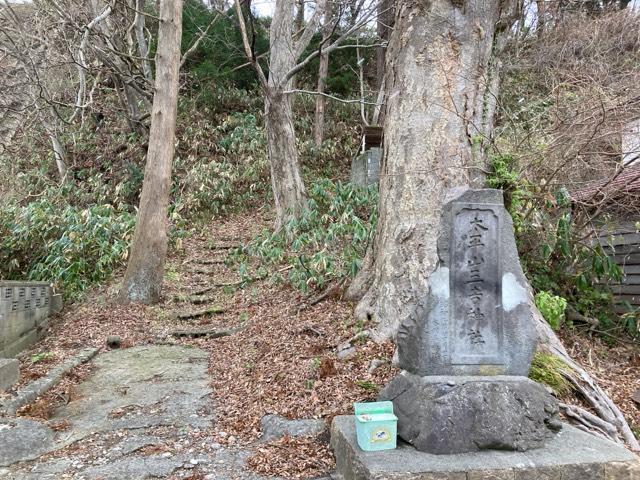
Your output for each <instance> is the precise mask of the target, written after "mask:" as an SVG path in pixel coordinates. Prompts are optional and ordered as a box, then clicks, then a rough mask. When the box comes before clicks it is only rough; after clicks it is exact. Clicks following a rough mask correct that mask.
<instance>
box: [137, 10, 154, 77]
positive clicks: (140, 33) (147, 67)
mask: <svg viewBox="0 0 640 480" xmlns="http://www.w3.org/2000/svg"><path fill="white" fill-rule="evenodd" d="M135 5H136V14H135V15H136V16H135V28H136V43H137V44H138V55H139V56H140V58H141V59H142V60H141V61H142V71H143V73H144V76H145V78H146V79H147V80H148V81H149V82H153V71H152V70H151V62H149V46H148V45H147V37H145V35H144V29H145V23H146V22H145V18H144V13H143V12H144V5H145V0H136V3H135Z"/></svg>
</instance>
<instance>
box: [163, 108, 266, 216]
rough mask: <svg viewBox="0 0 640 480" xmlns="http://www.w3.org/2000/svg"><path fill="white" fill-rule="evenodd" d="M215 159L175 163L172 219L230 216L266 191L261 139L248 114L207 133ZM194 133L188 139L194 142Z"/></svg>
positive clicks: (231, 118) (227, 119)
mask: <svg viewBox="0 0 640 480" xmlns="http://www.w3.org/2000/svg"><path fill="white" fill-rule="evenodd" d="M211 133H212V134H213V135H215V136H216V137H218V138H217V142H216V148H217V150H218V152H217V153H218V155H216V156H215V157H212V156H202V157H198V158H194V157H192V156H189V157H187V158H185V159H182V158H178V159H176V168H175V172H174V188H173V190H174V192H173V197H174V202H173V205H172V214H173V219H174V220H178V216H179V217H192V218H193V217H198V216H199V217H202V216H203V215H205V214H214V215H220V214H224V213H229V212H230V211H232V210H233V209H235V208H237V207H241V206H245V207H246V206H248V204H250V203H251V202H255V201H257V200H261V199H264V196H265V194H266V193H268V192H269V185H270V184H269V164H268V161H267V156H266V150H267V147H266V137H265V133H264V129H263V128H262V127H261V126H259V125H258V119H257V118H256V116H255V115H253V114H250V113H233V114H231V115H227V116H226V117H225V118H224V120H223V121H222V123H221V124H220V125H219V126H218V127H216V128H215V131H213V132H211ZM198 135H199V133H198V132H194V134H193V138H195V139H198V140H199V137H198Z"/></svg>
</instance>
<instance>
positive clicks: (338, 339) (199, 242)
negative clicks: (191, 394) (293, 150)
mask: <svg viewBox="0 0 640 480" xmlns="http://www.w3.org/2000/svg"><path fill="white" fill-rule="evenodd" d="M271 220H272V219H271V216H270V213H269V212H268V211H258V212H251V214H246V213H245V214H237V215H234V216H232V217H229V218H228V219H227V220H226V221H224V222H212V223H211V224H210V225H207V226H204V227H199V228H198V229H194V230H193V231H191V232H190V233H189V235H188V236H187V237H185V238H184V239H183V240H182V241H180V242H178V244H177V245H176V246H175V247H174V248H173V249H172V253H171V255H170V258H169V261H168V264H167V269H166V277H165V289H164V292H165V299H164V301H163V303H161V304H160V305H155V306H142V305H127V306H120V305H116V304H114V303H113V299H114V297H115V293H116V291H117V285H118V281H117V280H118V279H117V278H116V279H115V280H114V282H113V283H112V284H111V285H110V286H105V287H102V288H96V289H95V290H94V291H92V292H89V293H88V294H87V295H86V297H85V298H84V299H83V300H82V301H80V302H78V303H76V304H74V305H68V306H66V307H65V310H64V312H63V313H62V315H60V316H58V317H57V318H55V319H53V322H52V324H51V327H50V329H49V332H48V335H47V336H46V338H45V339H43V340H42V341H41V342H39V343H38V344H37V345H35V346H34V347H33V348H31V349H30V350H29V351H27V352H24V353H23V354H22V355H20V357H19V359H20V361H21V366H22V369H21V375H22V377H21V380H20V385H24V384H25V383H26V382H28V381H31V380H33V379H35V378H39V377H40V376H42V375H44V374H46V372H47V371H49V369H51V368H52V367H53V366H54V365H56V364H58V363H60V362H61V361H63V360H64V359H66V358H68V357H70V356H72V355H75V354H76V353H77V352H78V351H80V350H81V349H83V348H85V347H87V346H96V347H99V348H101V349H103V350H106V349H107V348H108V347H107V345H106V338H107V336H109V335H117V336H119V337H120V338H121V341H122V348H126V347H132V346H136V345H144V344H167V343H176V344H178V343H180V344H190V345H193V346H197V347H200V348H202V349H204V350H206V351H208V352H209V354H210V364H209V373H210V376H211V385H212V387H213V390H214V393H213V395H214V398H213V401H214V403H215V408H216V417H217V422H216V424H215V426H214V427H213V428H214V431H213V432H210V433H211V434H212V435H213V436H214V437H215V439H216V441H217V442H219V443H220V444H223V445H228V446H231V447H234V446H247V445H252V447H251V448H253V450H254V455H253V457H251V458H250V459H249V460H248V462H247V463H248V465H249V466H250V467H251V468H252V469H254V470H255V471H257V472H259V473H261V474H265V475H278V476H283V477H288V478H311V477H313V476H314V475H320V474H323V473H326V472H327V471H330V470H331V469H332V467H333V458H332V455H331V452H330V451H329V448H328V446H327V441H328V435H324V436H321V437H320V438H295V439H293V438H288V437H285V438H282V439H279V440H275V441H272V442H269V443H256V442H255V441H256V440H257V439H258V438H259V436H260V433H261V432H260V419H261V418H262V416H264V415H265V414H269V413H271V414H279V415H282V416H285V417H288V418H323V419H325V420H326V421H327V424H329V422H330V421H331V419H332V417H333V416H335V415H339V414H345V413H349V412H351V411H352V403H353V402H355V401H362V400H371V399H374V398H375V396H376V394H377V391H378V389H379V387H381V386H382V385H384V384H385V383H386V382H387V381H389V380H390V378H391V377H392V376H393V375H394V374H395V373H396V371H395V369H394V368H393V367H391V365H390V359H391V357H392V354H393V346H392V345H391V344H390V343H387V344H382V345H380V344H376V343H374V342H372V341H370V340H369V339H368V338H366V337H364V338H361V339H360V340H356V341H353V344H354V346H355V347H356V349H355V354H354V355H353V356H350V357H348V358H345V359H339V358H338V355H337V346H338V345H340V344H341V343H343V342H345V341H348V340H349V339H352V338H353V337H354V336H355V335H357V334H358V333H360V332H362V331H364V330H366V328H367V325H364V324H360V323H358V322H356V321H355V319H354V317H353V315H352V310H353V306H352V305H350V304H349V303H347V302H344V301H341V300H340V298H338V297H337V296H333V297H328V298H326V299H325V300H323V301H322V302H319V303H317V304H316V305H313V306H311V307H308V308H304V306H305V305H306V304H307V303H308V298H307V297H305V296H304V295H302V294H301V293H300V292H298V291H295V290H292V289H291V288H290V287H288V286H286V285H283V284H275V283H272V282H270V280H269V279H268V278H267V279H264V280H259V281H254V282H252V283H248V284H245V285H240V284H239V280H240V277H239V275H238V272H237V267H236V266H234V265H232V264H230V263H228V262H227V263H225V260H226V259H227V254H228V252H229V248H230V247H233V246H240V245H242V244H243V243H245V242H247V241H248V240H249V239H250V238H251V237H252V236H253V235H255V234H256V233H258V232H259V231H260V229H262V228H264V227H266V226H269V225H270V224H271ZM204 290H207V291H206V292H204V293H201V294H200V295H197V293H198V292H203V291H204ZM194 297H197V298H198V299H200V300H197V301H195V302H194V301H193V299H194ZM202 299H204V300H202ZM214 311H215V312H217V313H212V312H214ZM185 314H189V315H191V314H193V316H190V317H189V318H184V319H180V316H184V315H185ZM189 315H187V316H189ZM229 329H237V331H236V333H234V334H232V335H229V336H224V337H220V338H211V337H209V336H201V337H191V336H176V335H174V334H175V333H176V332H177V331H182V332H185V331H187V332H188V331H221V330H229ZM234 331H235V330H234ZM564 340H565V343H566V344H567V347H568V350H569V352H570V353H571V354H572V355H574V356H575V357H576V358H577V359H579V361H580V362H581V363H582V364H583V365H585V366H586V368H587V369H588V370H589V371H590V372H591V373H592V374H593V375H594V376H595V377H596V378H598V380H599V381H600V382H601V385H603V387H604V388H605V389H606V390H607V392H608V393H609V394H610V395H611V396H612V397H613V398H614V400H615V401H616V402H617V403H618V405H620V407H621V408H622V410H623V411H624V413H625V415H626V416H627V418H628V419H629V420H630V422H632V424H633V425H634V427H635V428H636V429H637V428H638V427H639V426H640V414H639V412H638V408H637V405H636V404H635V403H634V402H633V400H632V399H631V396H632V395H633V393H634V391H635V390H636V389H638V388H640V385H639V384H638V382H639V379H638V370H639V368H638V365H639V364H640V360H639V358H640V349H639V348H638V346H637V345H627V344H624V343H620V344H619V345H617V346H614V347H611V346H610V345H605V344H604V343H603V342H602V341H601V340H598V339H594V338H592V339H590V338H588V337H585V336H583V335H582V336H578V335H575V334H572V333H567V334H565V336H564ZM373 360H381V361H378V362H374V363H375V364H376V365H380V364H381V366H378V367H377V368H375V369H372V362H373ZM90 373H91V365H90V364H89V365H83V366H81V367H79V368H76V369H74V370H73V371H72V372H71V373H70V374H69V375H68V376H67V377H66V378H65V380H64V381H63V382H62V383H61V384H59V385H58V386H57V387H55V388H54V389H53V390H51V391H50V392H49V393H47V394H46V395H45V396H44V397H43V398H41V399H38V400H37V401H36V402H35V403H34V404H32V405H30V406H28V407H26V408H25V409H23V410H22V411H21V412H20V413H21V414H22V415H25V416H31V417H36V418H40V419H44V420H46V419H47V418H48V416H49V415H50V414H51V412H52V411H53V409H54V408H55V407H56V406H58V405H60V404H61V403H64V402H68V401H69V399H70V398H73V395H74V394H75V393H74V387H75V385H77V384H78V382H80V381H82V380H83V379H85V378H87V376H88V375H90ZM54 427H55V428H57V429H64V428H65V426H64V425H56V426H54Z"/></svg>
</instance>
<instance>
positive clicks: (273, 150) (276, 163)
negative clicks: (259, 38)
mask: <svg viewBox="0 0 640 480" xmlns="http://www.w3.org/2000/svg"><path fill="white" fill-rule="evenodd" d="M293 13H294V2H293V0H278V1H277V2H276V9H275V11H274V14H273V20H272V22H271V29H270V33H269V52H270V55H269V79H268V83H267V84H266V85H265V84H263V91H264V95H265V126H266V130H267V144H268V147H267V150H268V154H269V164H270V167H271V185H272V187H273V197H274V199H275V206H276V225H275V226H276V229H280V228H281V227H282V226H284V225H285V224H286V223H287V222H288V221H289V220H291V219H292V218H298V217H299V216H300V214H301V213H302V211H303V210H304V208H305V207H306V192H305V188H304V184H303V182H302V177H301V176H300V166H299V162H298V149H297V146H296V133H295V129H294V124H293V113H292V107H291V99H290V97H289V95H288V94H285V93H284V92H285V91H287V90H290V89H291V81H292V80H291V78H288V79H287V75H288V74H289V72H290V71H291V70H292V69H293V67H294V66H295V64H296V61H297V58H296V55H295V54H292V52H295V51H296V46H295V42H294V38H293V36H292V29H293V23H294V16H293Z"/></svg>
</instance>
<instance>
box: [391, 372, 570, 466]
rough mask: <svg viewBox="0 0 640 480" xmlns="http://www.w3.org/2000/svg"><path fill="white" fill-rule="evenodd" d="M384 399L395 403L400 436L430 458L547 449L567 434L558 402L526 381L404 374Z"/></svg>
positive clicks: (538, 387)
mask: <svg viewBox="0 0 640 480" xmlns="http://www.w3.org/2000/svg"><path fill="white" fill-rule="evenodd" d="M379 399H380V400H391V401H392V402H393V410H394V413H395V414H396V415H397V417H398V436H399V437H400V438H402V439H403V440H404V441H405V442H408V443H410V444H411V445H413V446H414V447H415V448H416V449H418V450H420V451H423V452H429V453H436V454H443V455H444V454H451V453H466V452H477V451H481V450H517V451H520V452H523V451H525V450H530V449H532V448H540V447H542V446H544V444H545V442H547V441H548V439H550V438H551V437H552V436H553V435H554V434H555V433H556V432H558V431H559V430H560V429H561V428H562V423H561V422H560V419H559V417H558V402H557V401H556V399H555V398H554V397H553V396H552V395H551V394H550V393H549V392H548V391H547V390H546V389H545V387H543V386H542V385H540V384H538V383H536V382H534V381H532V380H530V379H528V378H526V377H514V376H492V377H471V376H464V377H462V376H460V377H451V376H447V377H439V376H425V377H421V376H419V375H413V374H411V373H408V372H402V373H401V374H399V375H397V376H396V377H395V378H394V379H393V380H391V382H390V383H389V384H388V385H387V386H386V387H384V389H383V390H382V391H381V392H380V395H379Z"/></svg>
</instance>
